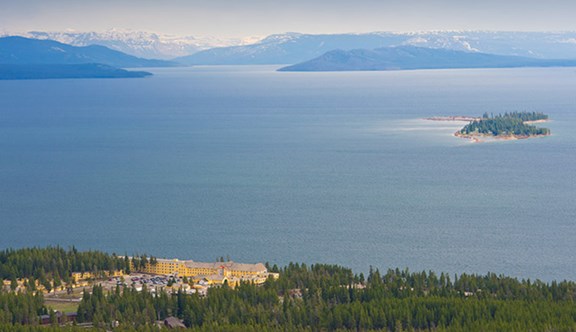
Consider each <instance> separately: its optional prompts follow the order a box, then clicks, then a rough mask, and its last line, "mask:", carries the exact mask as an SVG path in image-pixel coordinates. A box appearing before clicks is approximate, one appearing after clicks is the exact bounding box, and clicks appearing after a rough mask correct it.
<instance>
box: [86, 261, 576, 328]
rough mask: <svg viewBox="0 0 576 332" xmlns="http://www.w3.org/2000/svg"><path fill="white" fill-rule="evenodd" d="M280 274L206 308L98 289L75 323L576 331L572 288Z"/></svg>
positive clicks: (208, 300)
mask: <svg viewBox="0 0 576 332" xmlns="http://www.w3.org/2000/svg"><path fill="white" fill-rule="evenodd" d="M280 273H281V277H280V279H278V280H273V279H270V280H268V281H267V282H266V283H265V284H264V285H263V286H261V287H259V286H255V285H252V284H246V283H243V284H240V285H239V286H238V287H237V288H236V289H229V288H228V287H221V288H211V289H210V290H209V292H208V296H207V297H205V298H202V297H199V296H197V295H186V294H184V293H183V292H181V291H179V292H177V293H174V294H171V295H167V294H164V293H160V295H158V296H152V295H151V294H150V293H148V292H146V291H143V292H136V291H135V290H134V289H131V288H124V289H123V290H122V291H121V290H119V289H117V290H116V291H115V292H112V293H110V294H107V295H104V294H103V292H102V289H101V288H100V287H95V288H94V289H93V291H92V295H90V294H88V293H86V294H85V295H84V299H83V301H82V303H81V304H80V308H79V319H81V321H94V322H98V323H99V324H102V326H110V323H111V322H112V321H113V320H117V321H119V322H120V324H121V326H123V327H126V328H128V327H137V328H140V327H143V326H146V325H150V324H152V322H153V321H155V320H162V319H165V318H166V317H168V316H176V317H179V318H180V319H182V320H183V321H184V323H185V325H186V326H188V327H189V328H191V329H192V330H194V331H249V330H253V331H291V330H293V331H306V330H308V331H319V330H323V331H338V330H341V331H345V330H366V331H368V330H380V331H382V330H383V331H406V330H438V331H488V330H502V331H525V330H532V331H543V330H558V331H571V330H576V306H575V305H574V300H575V299H576V284H575V283H573V282H567V281H563V282H560V283H558V282H553V283H551V284H547V283H543V282H541V281H536V282H531V281H530V280H522V281H519V280H517V279H514V278H510V277H505V276H502V275H500V276H499V275H496V274H493V273H489V274H487V275H474V274H472V275H469V274H462V275H460V276H455V278H454V280H451V278H450V277H449V276H448V275H446V274H444V273H442V274H440V275H437V274H436V273H434V272H425V271H423V272H416V273H412V272H409V271H408V270H399V269H396V270H388V271H387V272H386V274H383V275H382V274H381V273H380V271H379V270H374V269H371V271H370V273H369V275H368V277H367V281H366V282H365V283H361V282H360V281H361V278H360V277H359V276H356V275H354V274H353V273H352V271H351V270H350V269H347V268H343V267H339V266H335V265H322V264H318V265H312V266H310V267H308V266H306V265H305V264H293V263H291V264H290V265H288V266H287V267H284V268H283V269H281V270H280Z"/></svg>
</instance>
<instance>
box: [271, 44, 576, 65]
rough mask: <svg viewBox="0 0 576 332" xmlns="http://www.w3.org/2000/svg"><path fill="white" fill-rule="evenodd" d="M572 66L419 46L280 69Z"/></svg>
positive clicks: (340, 54) (337, 54)
mask: <svg viewBox="0 0 576 332" xmlns="http://www.w3.org/2000/svg"><path fill="white" fill-rule="evenodd" d="M552 66H560V67H572V66H576V60H544V59H534V58H526V57H519V56H504V55H495V54H487V53H479V52H463V51H454V50H447V49H438V48H423V47H415V46H398V47H384V48H378V49H374V50H369V49H355V50H350V51H346V50H334V51H330V52H327V53H325V54H323V55H321V56H319V57H317V58H314V59H312V60H308V61H305V62H302V63H298V64H295V65H292V66H287V67H283V68H280V69H279V71H368V70H369V71H371V70H412V69H454V68H516V67H552Z"/></svg>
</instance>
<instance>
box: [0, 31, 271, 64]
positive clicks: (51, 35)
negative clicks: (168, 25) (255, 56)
mask: <svg viewBox="0 0 576 332" xmlns="http://www.w3.org/2000/svg"><path fill="white" fill-rule="evenodd" d="M2 36H20V37H26V38H33V39H49V40H54V41H58V42H61V43H64V44H69V45H72V46H89V45H101V46H106V47H108V48H110V49H113V50H116V51H120V52H123V53H126V54H130V55H134V56H137V57H140V58H147V59H164V60H168V59H172V58H175V57H178V56H185V55H190V54H193V53H196V52H198V51H202V50H205V49H209V48H214V47H225V46H237V45H246V44H252V43H255V42H258V41H259V40H260V39H261V38H258V37H247V38H242V39H240V38H228V39H221V38H213V37H194V36H174V35H167V34H158V33H150V32H144V31H123V30H116V29H111V30H108V31H104V32H95V31H90V32H76V31H28V32H13V33H8V32H4V33H0V37H2Z"/></svg>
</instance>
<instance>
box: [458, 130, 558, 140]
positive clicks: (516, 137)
mask: <svg viewBox="0 0 576 332" xmlns="http://www.w3.org/2000/svg"><path fill="white" fill-rule="evenodd" d="M550 135H551V134H546V135H527V136H526V135H522V136H519V135H483V134H474V135H466V134H461V133H460V131H457V132H455V133H454V134H452V136H455V137H459V138H464V139H469V140H471V141H473V142H474V143H482V142H486V141H487V140H489V139H492V140H501V141H515V140H520V139H530V138H537V137H546V136H550Z"/></svg>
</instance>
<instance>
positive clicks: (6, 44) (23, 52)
mask: <svg viewBox="0 0 576 332" xmlns="http://www.w3.org/2000/svg"><path fill="white" fill-rule="evenodd" d="M88 63H99V64H105V65H108V66H112V67H120V68H133V67H170V66H176V65H177V64H176V63H174V62H170V61H164V60H149V59H142V58H138V57H135V56H132V55H128V54H124V53H122V52H119V51H114V50H111V49H109V48H107V47H104V46H98V45H92V46H85V47H76V46H71V45H67V44H63V43H60V42H56V41H52V40H37V39H30V38H24V37H14V36H13V37H4V38H0V64H7V65H22V64H27V65H30V64H34V65H47V64H59V65H65V64H88Z"/></svg>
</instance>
